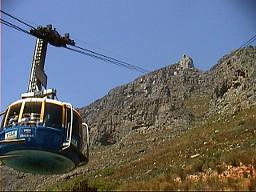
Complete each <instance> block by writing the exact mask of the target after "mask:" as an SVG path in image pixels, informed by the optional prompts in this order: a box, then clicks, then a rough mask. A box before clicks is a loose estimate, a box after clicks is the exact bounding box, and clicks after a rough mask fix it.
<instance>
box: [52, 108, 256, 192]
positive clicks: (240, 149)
mask: <svg viewBox="0 0 256 192" xmlns="http://www.w3.org/2000/svg"><path fill="white" fill-rule="evenodd" d="M255 134H256V107H252V108H250V109H247V110H244V111H240V112H236V113H235V114H233V115H229V116H225V117H224V116H221V115H215V116H213V117H211V118H210V119H209V120H208V121H207V122H206V123H205V124H204V125H202V126H200V127H196V128H193V129H190V130H188V131H187V132H186V133H184V134H183V135H181V136H179V137H176V138H174V139H173V140H172V141H170V142H163V143H161V144H160V145H158V146H155V147H154V149H153V150H152V151H150V152H149V153H146V154H145V155H143V156H142V157H141V158H139V159H137V160H134V161H132V162H126V163H124V164H121V166H119V167H114V166H113V167H108V168H105V169H103V170H100V171H98V172H97V173H94V174H93V175H88V176H87V178H85V177H84V176H80V177H77V178H73V179H70V180H68V181H65V182H63V183H58V184H57V185H55V186H53V187H52V188H49V189H51V190H73V191H74V190H80V189H87V188H90V189H94V190H95V189H97V190H115V189H117V190H177V189H181V190H256V178H255V175H252V174H250V173H249V174H247V175H246V174H244V175H243V176H242V177H235V176H234V177H228V176H225V174H226V172H227V166H228V165H230V166H234V167H238V166H241V165H244V166H251V167H253V166H254V167H256V148H255V145H256V141H255ZM220 175H224V176H223V177H220ZM190 176H191V178H190Z"/></svg>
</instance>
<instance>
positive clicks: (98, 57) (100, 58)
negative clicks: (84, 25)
mask: <svg viewBox="0 0 256 192" xmlns="http://www.w3.org/2000/svg"><path fill="white" fill-rule="evenodd" d="M65 48H66V49H69V50H71V51H75V52H77V53H80V54H84V55H87V56H90V57H93V58H96V59H99V60H102V61H105V62H108V63H112V64H115V65H118V66H121V67H125V68H128V69H130V70H135V71H139V72H141V73H145V71H144V70H141V69H139V68H135V67H132V66H129V65H124V64H123V63H120V62H117V61H113V60H110V59H108V58H105V57H100V56H98V55H95V54H92V53H88V52H84V51H81V50H77V49H74V48H70V47H65Z"/></svg>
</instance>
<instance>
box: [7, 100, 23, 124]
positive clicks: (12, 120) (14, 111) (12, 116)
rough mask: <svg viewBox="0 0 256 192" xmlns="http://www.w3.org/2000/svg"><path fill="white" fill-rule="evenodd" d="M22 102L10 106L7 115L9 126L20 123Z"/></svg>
mask: <svg viewBox="0 0 256 192" xmlns="http://www.w3.org/2000/svg"><path fill="white" fill-rule="evenodd" d="M20 107H21V103H19V104H16V105H13V106H10V110H9V113H8V117H7V121H6V122H7V127H9V126H15V125H17V123H18V118H19V113H20Z"/></svg>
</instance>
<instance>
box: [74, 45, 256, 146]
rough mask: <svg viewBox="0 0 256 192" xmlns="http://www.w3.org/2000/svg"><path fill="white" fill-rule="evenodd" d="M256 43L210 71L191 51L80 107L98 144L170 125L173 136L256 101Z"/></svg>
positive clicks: (228, 57)
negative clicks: (195, 60)
mask: <svg viewBox="0 0 256 192" xmlns="http://www.w3.org/2000/svg"><path fill="white" fill-rule="evenodd" d="M255 62H256V48H255V47H253V46H249V47H247V48H243V49H239V50H236V51H233V52H231V53H230V54H228V55H225V56H224V57H223V58H221V59H220V60H219V61H218V63H217V65H215V66H214V67H212V68H211V69H210V70H209V71H207V72H202V71H200V70H198V69H196V68H195V67H194V66H193V61H192V59H191V58H189V57H187V56H185V55H184V56H183V57H182V59H181V60H180V61H179V62H177V63H175V64H173V65H169V66H167V67H164V68H162V69H159V70H157V71H154V72H151V73H148V74H146V75H144V76H141V77H139V78H137V79H135V80H134V81H133V82H131V83H128V84H126V85H123V86H120V87H117V88H114V89H112V90H111V91H109V93H108V94H107V95H106V96H104V97H103V98H101V99H99V100H97V101H95V102H94V103H92V104H90V105H89V106H87V107H84V108H81V109H79V111H80V113H81V115H82V117H83V120H84V121H86V122H87V123H88V124H89V125H90V128H91V144H92V145H99V144H101V145H109V144H113V143H115V142H117V141H119V140H121V138H122V137H124V136H125V135H126V134H128V133H129V132H131V131H133V130H140V131H157V130H159V129H169V130H170V132H172V133H173V135H175V134H178V133H180V132H183V131H185V130H187V129H188V128H190V127H191V126H193V125H194V124H195V123H198V122H202V121H203V120H204V119H205V118H207V117H208V116H209V115H211V114H212V113H215V112H218V113H231V112H234V111H236V110H240V109H241V108H246V107H248V106H249V105H250V104H252V103H254V102H255V91H256V87H255V81H256V80H255V78H256V71H255V67H256V63H255Z"/></svg>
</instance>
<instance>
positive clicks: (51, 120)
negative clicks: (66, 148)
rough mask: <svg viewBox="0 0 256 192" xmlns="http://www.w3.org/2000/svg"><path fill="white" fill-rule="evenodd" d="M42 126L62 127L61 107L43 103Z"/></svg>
mask: <svg viewBox="0 0 256 192" xmlns="http://www.w3.org/2000/svg"><path fill="white" fill-rule="evenodd" d="M44 124H45V126H47V127H55V128H60V127H62V106H60V105H56V104H52V103H45V112H44Z"/></svg>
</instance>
